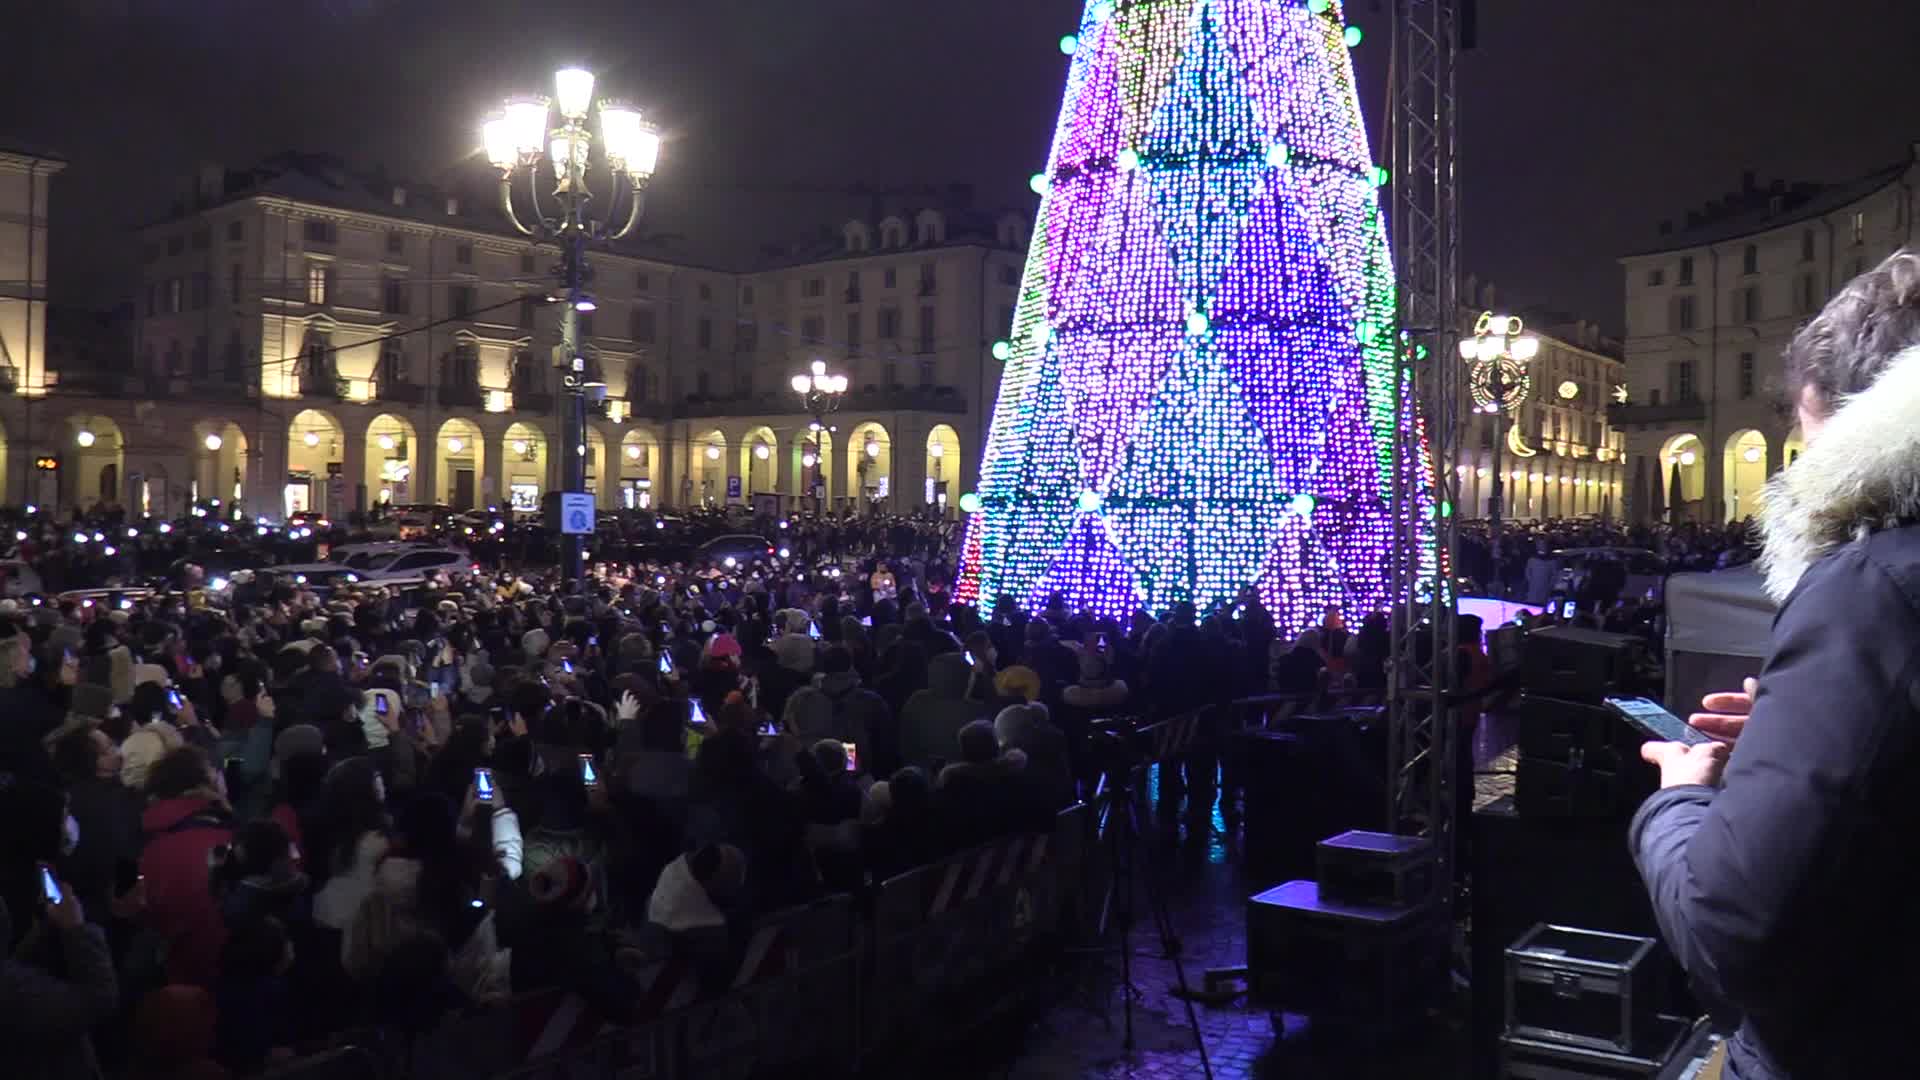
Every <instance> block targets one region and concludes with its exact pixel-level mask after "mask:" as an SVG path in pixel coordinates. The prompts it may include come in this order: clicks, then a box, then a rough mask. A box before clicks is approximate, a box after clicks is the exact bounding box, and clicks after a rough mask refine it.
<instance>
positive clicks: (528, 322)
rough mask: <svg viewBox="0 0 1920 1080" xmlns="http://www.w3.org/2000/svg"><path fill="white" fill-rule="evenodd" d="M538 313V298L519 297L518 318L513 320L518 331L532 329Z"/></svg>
mask: <svg viewBox="0 0 1920 1080" xmlns="http://www.w3.org/2000/svg"><path fill="white" fill-rule="evenodd" d="M539 311H540V298H539V297H537V296H523V297H521V298H520V305H519V313H518V315H519V317H518V318H517V319H516V320H515V321H516V322H517V323H518V325H519V327H520V329H522V330H531V329H533V326H534V320H535V319H536V318H538V315H539Z"/></svg>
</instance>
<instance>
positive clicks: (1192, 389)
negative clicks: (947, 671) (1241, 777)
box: [956, 0, 1425, 632]
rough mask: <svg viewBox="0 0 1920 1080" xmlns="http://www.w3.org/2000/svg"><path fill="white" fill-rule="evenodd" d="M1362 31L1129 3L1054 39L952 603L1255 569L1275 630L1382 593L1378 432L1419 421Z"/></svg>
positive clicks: (1039, 598) (1178, 593) (1117, 592)
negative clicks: (1000, 368) (1403, 339)
mask: <svg viewBox="0 0 1920 1080" xmlns="http://www.w3.org/2000/svg"><path fill="white" fill-rule="evenodd" d="M1303 12H1304V14H1303ZM1351 29H1354V28H1348V27H1345V26H1344V25H1343V24H1342V23H1341V21H1340V17H1339V11H1338V6H1337V5H1335V4H1332V3H1325V4H1320V3H1315V4H1313V5H1311V10H1307V9H1306V8H1304V7H1303V6H1302V5H1301V4H1299V3H1295V2H1288V3H1280V2H1276V0H1200V2H1196V0H1165V2H1155V0H1136V2H1132V3H1123V4H1118V5H1114V4H1089V5H1088V6H1087V8H1086V11H1085V13H1084V14H1083V18H1082V22H1081V26H1080V29H1079V32H1078V33H1077V34H1074V35H1072V36H1071V38H1070V40H1063V41H1062V42H1061V45H1062V49H1063V51H1066V52H1068V53H1069V54H1070V55H1071V56H1072V57H1073V60H1072V63H1071V66H1070V70H1069V72H1068V78H1067V89H1066V92H1065V94H1064V95H1063V102H1062V107H1061V112H1060V115H1059V118H1058V122H1057V125H1056V128H1055V138H1054V144H1053V147H1052V151H1051V153H1050V155H1049V159H1048V164H1047V168H1046V169H1045V170H1043V171H1042V172H1040V173H1037V174H1036V175H1035V177H1034V181H1033V187H1034V190H1035V191H1036V192H1037V193H1039V194H1040V195H1041V208H1040V213H1039V215H1038V217H1037V220H1036V227H1035V230H1034V238H1033V248H1032V251H1031V252H1030V254H1029V258H1028V261H1027V267H1026V272H1025V274H1024V275H1023V277H1022V281H1021V293H1020V299H1019V305H1018V307H1017V308H1016V310H1015V315H1014V322H1013V325H1012V326H1011V327H1009V334H1008V337H1007V338H1006V339H1005V340H1003V341H1001V342H997V343H996V344H995V345H994V348H993V354H994V356H995V357H996V358H997V359H1001V360H1003V361H1005V362H1006V364H1007V368H1006V370H1005V377H1004V379H1003V383H1002V387H1001V392H1000V394H999V396H998V399H997V402H996V407H995V411H994V414H993V423H992V428H991V431H990V434H989V437H988V439H987V445H986V448H985V451H984V453H983V459H982V469H981V483H980V487H979V489H978V490H977V491H976V492H970V493H967V494H966V495H964V496H963V497H962V500H961V505H962V508H963V509H965V510H967V511H968V513H969V515H970V517H969V521H968V529H967V534H966V539H965V541H964V543H963V548H962V550H963V568H962V573H961V575H960V578H959V580H958V581H957V583H956V596H957V597H959V598H961V599H962V600H977V602H978V603H979V604H980V605H981V607H982V608H983V609H988V610H990V609H991V606H992V605H993V604H994V603H996V602H997V601H998V600H999V599H1000V598H1001V597H1003V596H1010V597H1012V598H1014V599H1015V600H1017V601H1020V602H1022V603H1026V604H1038V603H1042V602H1044V601H1045V600H1046V598H1047V597H1049V596H1051V595H1053V594H1056V593H1057V594H1060V595H1062V596H1064V597H1065V598H1066V599H1067V602H1068V603H1069V605H1070V606H1072V607H1075V608H1080V609H1085V610H1090V611H1095V612H1099V613H1101V614H1106V615H1112V616H1116V617H1118V616H1120V615H1123V614H1125V613H1126V612H1127V611H1130V610H1131V609H1132V608H1133V607H1135V606H1146V607H1148V608H1151V609H1155V610H1162V609H1164V608H1165V607H1167V606H1170V605H1171V604H1174V603H1179V602H1191V603H1194V604H1196V605H1197V606H1199V607H1201V608H1202V609H1206V608H1210V607H1220V606H1222V605H1227V604H1231V603H1233V602H1235V601H1236V600H1237V597H1238V594H1239V592H1240V590H1241V589H1242V588H1244V587H1245V586H1246V585H1248V584H1254V585H1255V586H1256V587H1257V588H1258V589H1259V591H1260V592H1261V594H1262V596H1263V598H1264V599H1265V600H1266V602H1267V603H1268V605H1269V606H1270V607H1271V608H1272V609H1273V610H1274V611H1275V612H1276V614H1277V617H1278V618H1279V622H1280V625H1281V626H1282V627H1283V629H1286V630H1288V631H1289V632H1291V631H1293V630H1297V629H1300V628H1303V627H1304V626H1305V625H1308V624H1310V623H1311V622H1313V621H1317V620H1318V618H1319V616H1320V613H1321V611H1322V610H1323V609H1324V607H1325V606H1326V605H1328V604H1331V605H1334V606H1337V607H1339V608H1341V609H1343V610H1347V611H1349V612H1356V613H1361V612H1364V611H1367V610H1373V609H1374V608H1377V607H1380V606H1382V605H1383V604H1384V603H1385V600H1386V597H1385V592H1384V588H1385V581H1386V577H1387V558H1386V555H1387V552H1388V550H1389V545H1390V544H1392V543H1393V542H1394V538H1395V535H1396V530H1395V528H1394V523H1393V522H1392V521H1390V520H1389V516H1390V515H1389V513H1388V510H1387V504H1386V501H1385V493H1386V492H1388V491H1389V490H1390V489H1391V487H1392V475H1391V472H1390V470H1391V462H1392V446H1393V442H1394V441H1395V440H1397V439H1405V438H1417V437H1418V436H1417V432H1416V431H1406V432H1403V431H1400V430H1398V429H1397V428H1396V427H1395V424H1394V418H1393V407H1392V406H1393V401H1394V396H1395V395H1394V391H1395V386H1394V370H1395V359H1396V358H1395V356H1394V347H1395V335H1394V334H1393V332H1392V326H1393V318H1394V301H1393V287H1392V282H1393V278H1392V270H1391V266H1390V264H1389V261H1388V258H1387V254H1386V242H1385V232H1384V225H1383V222H1382V219H1381V215H1380V212H1379V203H1378V198H1379V188H1380V186H1381V185H1382V184H1384V183H1385V182H1386V181H1387V179H1388V178H1387V176H1386V174H1385V172H1384V171H1383V170H1381V169H1379V168H1378V167H1377V166H1375V165H1373V163H1372V162H1371V160H1370V157H1369V154H1368V152H1367V149H1366V138H1365V132H1364V129H1363V128H1362V126H1361V123H1360V117H1359V111H1358V102H1357V100H1356V98H1355V95H1354V92H1353V79H1352V67H1351V62H1350V60H1349V59H1348V57H1347V55H1346V50H1347V49H1348V48H1350V47H1351V46H1352V45H1354V44H1358V42H1359V40H1360V35H1358V34H1357V33H1349V32H1348V31H1349V30H1351ZM1413 467H1415V468H1424V467H1425V466H1424V465H1422V464H1421V463H1419V462H1415V463H1414V466H1413Z"/></svg>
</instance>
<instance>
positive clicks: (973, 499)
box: [960, 491, 980, 514]
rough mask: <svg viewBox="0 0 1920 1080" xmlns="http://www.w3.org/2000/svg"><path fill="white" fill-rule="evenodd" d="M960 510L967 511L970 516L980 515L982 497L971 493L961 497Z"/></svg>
mask: <svg viewBox="0 0 1920 1080" xmlns="http://www.w3.org/2000/svg"><path fill="white" fill-rule="evenodd" d="M960 509H962V510H965V511H966V512H967V513H969V514H977V513H979V512H980V496H978V495H976V494H974V493H973V492H971V491H969V492H967V493H966V494H965V495H962V496H960Z"/></svg>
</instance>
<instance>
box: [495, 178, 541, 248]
mask: <svg viewBox="0 0 1920 1080" xmlns="http://www.w3.org/2000/svg"><path fill="white" fill-rule="evenodd" d="M500 209H501V211H502V212H503V213H505V214H506V215H507V221H508V222H510V223H511V224H512V225H513V227H514V229H515V230H516V231H518V232H519V233H520V235H522V236H532V235H533V230H532V229H530V228H528V227H527V226H526V225H524V224H522V223H521V221H520V215H519V214H517V213H515V212H514V209H513V174H512V173H511V172H502V173H501V174H500ZM536 209H538V208H537V207H536Z"/></svg>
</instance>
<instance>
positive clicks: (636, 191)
mask: <svg viewBox="0 0 1920 1080" xmlns="http://www.w3.org/2000/svg"><path fill="white" fill-rule="evenodd" d="M619 182H620V177H619V176H617V175H616V176H615V177H614V183H615V184H616V185H618V184H619ZM626 188H627V220H626V223H625V224H623V225H621V226H620V227H619V228H618V229H615V230H614V231H613V232H611V233H608V234H607V239H609V240H619V239H622V238H623V237H625V236H626V235H627V234H628V233H630V232H632V231H633V227H634V226H635V225H638V224H639V223H640V207H641V204H642V203H644V202H646V190H647V185H646V182H645V181H643V180H638V179H635V178H634V177H633V176H631V175H629V176H628V177H627V184H626ZM615 190H618V187H616V188H615Z"/></svg>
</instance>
